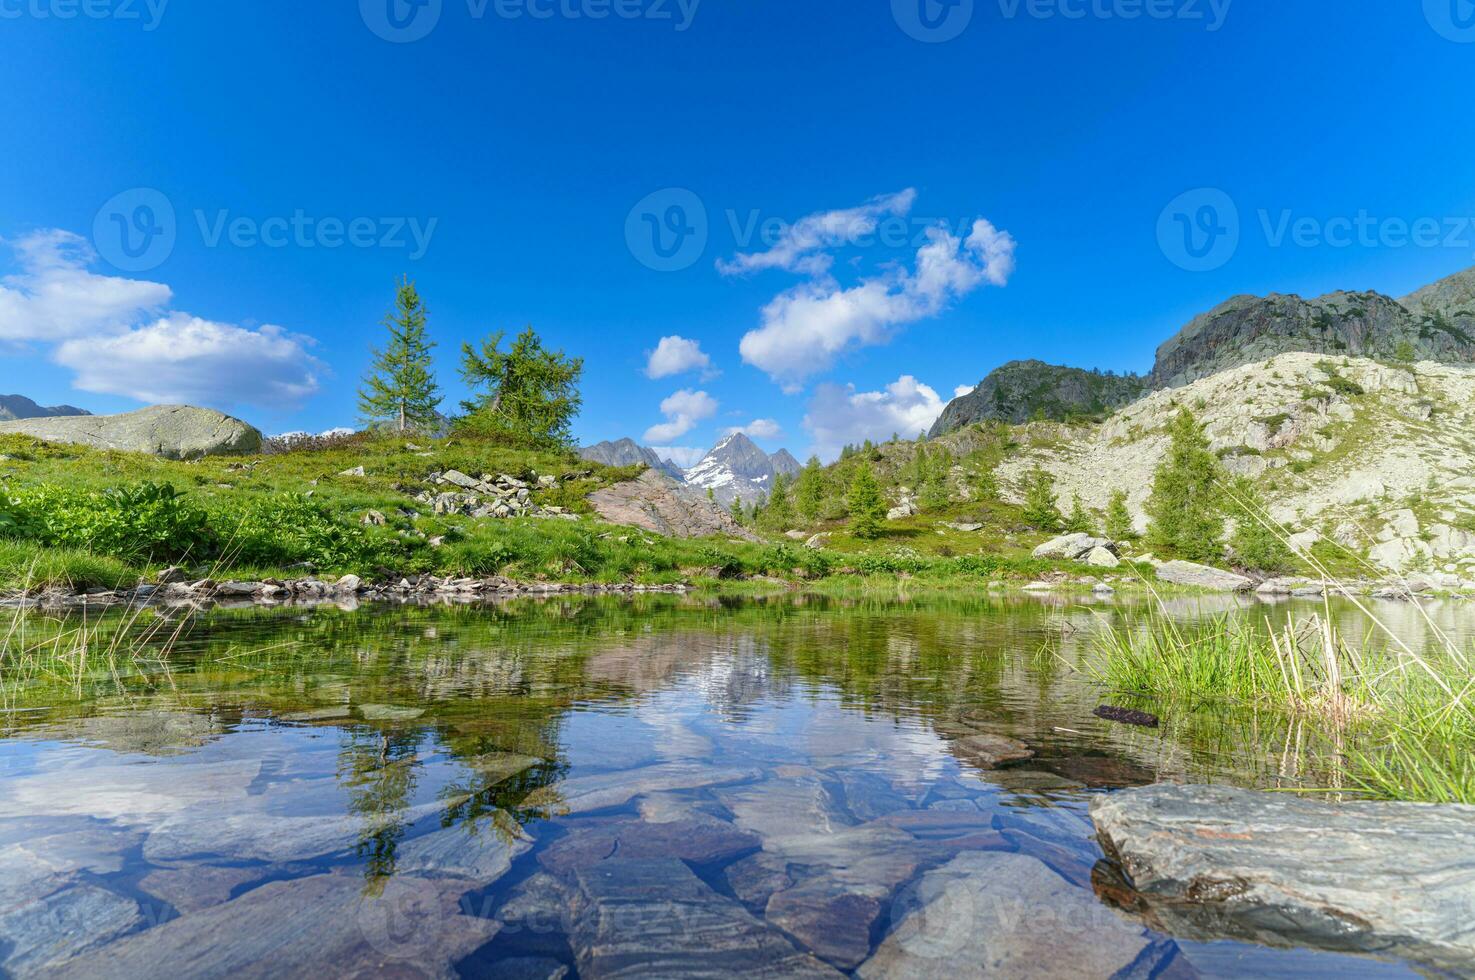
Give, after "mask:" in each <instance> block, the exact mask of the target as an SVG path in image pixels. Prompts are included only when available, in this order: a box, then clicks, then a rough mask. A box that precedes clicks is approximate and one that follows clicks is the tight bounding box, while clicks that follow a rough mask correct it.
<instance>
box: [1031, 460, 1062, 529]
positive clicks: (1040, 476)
mask: <svg viewBox="0 0 1475 980" xmlns="http://www.w3.org/2000/svg"><path fill="white" fill-rule="evenodd" d="M1024 520H1025V521H1026V522H1027V523H1028V524H1029V525H1030V526H1031V527H1033V528H1036V529H1038V530H1041V531H1045V532H1047V533H1050V534H1054V533H1057V532H1059V530H1060V526H1061V523H1062V521H1063V519H1062V518H1061V516H1060V508H1059V507H1058V506H1057V504H1056V497H1055V478H1054V477H1053V476H1051V475H1050V474H1049V473H1046V472H1045V471H1044V470H1042V469H1035V470H1031V471H1030V473H1029V475H1028V476H1026V477H1025V484H1024Z"/></svg>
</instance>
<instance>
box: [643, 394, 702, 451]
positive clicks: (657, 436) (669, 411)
mask: <svg viewBox="0 0 1475 980" xmlns="http://www.w3.org/2000/svg"><path fill="white" fill-rule="evenodd" d="M661 414H662V415H664V416H666V421H665V422H662V423H660V424H659V425H653V426H651V427H650V428H649V429H646V430H645V442H646V443H667V442H670V441H671V440H672V439H680V438H681V437H682V436H684V435H686V434H687V433H688V432H690V431H691V430H692V429H695V428H696V427H697V423H699V422H701V421H703V420H704V419H709V418H711V417H712V416H714V415H716V414H717V399H715V398H713V397H712V396H711V395H709V394H707V393H706V392H705V391H692V390H691V389H690V388H682V389H681V390H680V391H678V392H676V393H675V394H673V395H671V396H669V397H668V398H666V399H665V400H664V401H662V402H661Z"/></svg>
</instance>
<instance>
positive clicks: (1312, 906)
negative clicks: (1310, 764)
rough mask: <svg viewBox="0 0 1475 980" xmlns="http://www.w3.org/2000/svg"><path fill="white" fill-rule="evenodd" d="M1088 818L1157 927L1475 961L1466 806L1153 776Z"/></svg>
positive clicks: (1462, 969) (1472, 836)
mask: <svg viewBox="0 0 1475 980" xmlns="http://www.w3.org/2000/svg"><path fill="white" fill-rule="evenodd" d="M1091 818H1092V819H1093V820H1094V821H1095V823H1096V829H1097V831H1098V833H1099V834H1100V837H1101V843H1102V846H1103V847H1104V848H1105V850H1106V853H1107V854H1108V856H1109V857H1110V858H1111V859H1112V860H1113V861H1114V862H1115V863H1116V865H1117V866H1119V867H1120V869H1121V871H1122V872H1124V873H1125V875H1126V876H1127V878H1128V885H1129V890H1128V893H1127V896H1126V898H1125V903H1126V904H1128V905H1130V906H1132V907H1133V909H1134V911H1137V912H1139V913H1141V914H1142V915H1143V917H1144V918H1145V920H1146V921H1147V923H1148V924H1149V925H1151V926H1152V927H1154V928H1156V929H1159V930H1161V931H1164V932H1167V933H1170V934H1172V935H1176V936H1180V937H1183V938H1189V939H1199V940H1205V941H1208V940H1215V939H1241V940H1248V941H1250V942H1257V943H1264V944H1268V945H1274V946H1285V945H1310V946H1314V947H1319V948H1322V949H1328V950H1337V951H1342V952H1355V953H1372V954H1381V955H1389V956H1399V957H1406V958H1408V959H1413V960H1418V961H1420V962H1423V963H1426V964H1428V965H1430V966H1433V967H1435V968H1436V969H1440V970H1449V971H1452V972H1454V973H1457V974H1462V975H1468V973H1469V972H1470V971H1471V970H1472V969H1475V807H1472V806H1440V805H1431V804H1418V803H1372V802H1356V803H1343V804H1333V803H1323V802H1319V801H1314V800H1306V799H1301V798H1299V797H1295V796H1290V795H1286V794H1277V793H1262V792H1257V791H1254V790H1244V789H1234V788H1229V787H1222V786H1174V785H1169V784H1158V785H1156V786H1147V787H1142V788H1140V789H1129V790H1122V791H1119V792H1116V793H1111V794H1109V795H1106V796H1100V797H1097V798H1096V799H1095V800H1094V801H1093V802H1092V804H1091Z"/></svg>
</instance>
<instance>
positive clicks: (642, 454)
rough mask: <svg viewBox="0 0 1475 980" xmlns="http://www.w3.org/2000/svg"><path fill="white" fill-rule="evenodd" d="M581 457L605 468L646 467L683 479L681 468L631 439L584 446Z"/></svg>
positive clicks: (580, 452)
mask: <svg viewBox="0 0 1475 980" xmlns="http://www.w3.org/2000/svg"><path fill="white" fill-rule="evenodd" d="M579 456H580V458H582V459H587V460H589V461H590V462H592V463H601V464H603V465H605V466H646V467H649V468H650V469H653V470H655V471H656V472H658V473H664V474H666V475H667V476H669V477H670V478H671V479H673V480H677V481H680V480H682V479H683V476H682V473H681V467H679V466H677V465H676V464H675V463H673V462H671V461H670V460H669V459H663V458H661V457H660V456H658V455H656V451H655V450H654V449H651V448H650V447H649V446H642V445H640V444H639V443H637V442H636V441H635V440H634V439H631V438H629V437H626V438H624V439H616V440H614V441H613V442H611V441H609V440H606V441H604V442H597V443H595V444H594V445H592V446H584V447H583V448H581V449H580V450H579Z"/></svg>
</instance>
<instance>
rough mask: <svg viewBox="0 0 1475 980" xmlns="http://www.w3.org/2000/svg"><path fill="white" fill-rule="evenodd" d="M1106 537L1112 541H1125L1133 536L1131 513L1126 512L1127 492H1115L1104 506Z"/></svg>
mask: <svg viewBox="0 0 1475 980" xmlns="http://www.w3.org/2000/svg"><path fill="white" fill-rule="evenodd" d="M1106 536H1107V537H1108V538H1111V540H1113V541H1126V540H1127V539H1128V538H1130V537H1132V536H1133V532H1132V513H1131V511H1129V510H1127V491H1125V490H1115V491H1113V492H1112V495H1111V500H1110V501H1108V502H1107V505H1106Z"/></svg>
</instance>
